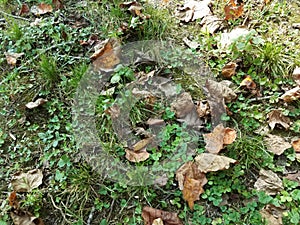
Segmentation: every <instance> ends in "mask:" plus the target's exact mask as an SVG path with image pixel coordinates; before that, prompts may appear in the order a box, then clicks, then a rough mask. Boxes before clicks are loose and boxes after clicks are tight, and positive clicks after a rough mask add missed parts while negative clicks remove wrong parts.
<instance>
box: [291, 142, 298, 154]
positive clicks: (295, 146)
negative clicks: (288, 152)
mask: <svg viewBox="0 0 300 225" xmlns="http://www.w3.org/2000/svg"><path fill="white" fill-rule="evenodd" d="M292 146H293V148H294V150H295V152H298V153H299V152H300V139H298V140H294V141H292Z"/></svg>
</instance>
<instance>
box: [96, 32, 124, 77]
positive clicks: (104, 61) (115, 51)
mask: <svg viewBox="0 0 300 225" xmlns="http://www.w3.org/2000/svg"><path fill="white" fill-rule="evenodd" d="M95 49H96V51H95V53H94V54H93V55H92V56H91V57H90V58H91V59H92V60H93V66H94V69H95V70H96V71H97V70H103V71H112V70H113V68H114V67H115V66H116V65H117V64H119V63H120V59H119V54H120V43H119V42H118V40H117V39H114V38H110V39H107V40H105V41H104V42H101V43H100V44H99V47H98V46H96V47H95Z"/></svg>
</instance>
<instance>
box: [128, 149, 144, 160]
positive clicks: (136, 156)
mask: <svg viewBox="0 0 300 225" xmlns="http://www.w3.org/2000/svg"><path fill="white" fill-rule="evenodd" d="M125 152H126V155H125V158H126V159H127V160H129V161H130V162H143V161H145V160H147V159H148V158H149V156H150V154H149V153H148V152H147V151H146V148H143V149H141V150H139V151H136V152H135V151H132V150H129V149H125Z"/></svg>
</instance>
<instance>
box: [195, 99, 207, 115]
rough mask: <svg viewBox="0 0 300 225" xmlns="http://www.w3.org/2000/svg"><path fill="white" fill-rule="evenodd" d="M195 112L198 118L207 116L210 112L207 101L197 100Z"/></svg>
mask: <svg viewBox="0 0 300 225" xmlns="http://www.w3.org/2000/svg"><path fill="white" fill-rule="evenodd" d="M197 113H198V116H199V117H200V118H202V117H207V116H208V115H209V114H210V107H209V104H208V102H207V101H198V103H197Z"/></svg>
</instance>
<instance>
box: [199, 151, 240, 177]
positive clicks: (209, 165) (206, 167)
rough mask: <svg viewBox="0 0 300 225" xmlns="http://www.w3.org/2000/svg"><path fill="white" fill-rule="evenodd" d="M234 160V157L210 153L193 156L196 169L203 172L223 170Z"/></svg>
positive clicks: (234, 161)
mask: <svg viewBox="0 0 300 225" xmlns="http://www.w3.org/2000/svg"><path fill="white" fill-rule="evenodd" d="M236 162H237V161H236V160H235V159H231V158H228V157H226V156H220V155H216V154H212V153H202V154H200V155H198V156H197V157H196V158H195V163H196V165H197V167H198V169H199V170H200V171H201V172H203V173H207V172H212V171H219V170H225V169H228V168H229V167H230V163H236Z"/></svg>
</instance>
